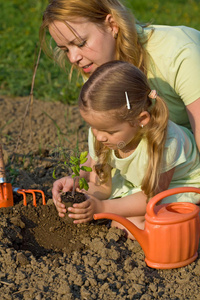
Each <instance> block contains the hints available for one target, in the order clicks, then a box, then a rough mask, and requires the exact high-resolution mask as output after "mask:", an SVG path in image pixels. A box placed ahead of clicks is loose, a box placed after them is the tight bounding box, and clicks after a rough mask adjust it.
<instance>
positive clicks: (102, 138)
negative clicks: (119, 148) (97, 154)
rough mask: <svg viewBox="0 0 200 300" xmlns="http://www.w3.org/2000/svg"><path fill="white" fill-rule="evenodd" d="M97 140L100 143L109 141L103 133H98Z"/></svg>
mask: <svg viewBox="0 0 200 300" xmlns="http://www.w3.org/2000/svg"><path fill="white" fill-rule="evenodd" d="M96 139H97V141H99V142H106V141H107V138H106V136H105V135H104V134H102V133H98V134H97V135H96Z"/></svg>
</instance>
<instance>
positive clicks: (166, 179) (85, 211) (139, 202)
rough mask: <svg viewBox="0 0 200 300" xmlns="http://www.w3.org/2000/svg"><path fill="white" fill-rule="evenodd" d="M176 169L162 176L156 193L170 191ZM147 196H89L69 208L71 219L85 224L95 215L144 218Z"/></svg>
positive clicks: (141, 194)
mask: <svg viewBox="0 0 200 300" xmlns="http://www.w3.org/2000/svg"><path fill="white" fill-rule="evenodd" d="M174 170H175V168H173V169H171V170H169V171H168V172H166V173H163V174H161V177H160V180H159V184H158V190H157V191H156V193H159V192H161V191H164V190H166V189H168V187H169V184H170V182H171V180H172V177H173V174H174ZM146 206H147V196H146V195H145V194H144V193H143V192H142V191H141V192H138V193H135V194H132V195H128V196H125V197H123V198H116V199H107V200H102V201H100V200H99V199H97V198H95V197H93V196H90V195H88V199H87V200H86V201H85V202H83V203H78V204H74V205H73V207H70V208H68V210H69V211H70V212H72V214H70V215H69V217H71V218H73V219H75V220H74V223H76V224H79V223H85V222H88V221H91V220H92V219H93V215H94V214H95V213H105V212H107V213H115V214H118V215H120V216H123V217H129V218H130V217H137V216H144V215H145V213H146Z"/></svg>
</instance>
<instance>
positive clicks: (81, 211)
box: [68, 207, 88, 215]
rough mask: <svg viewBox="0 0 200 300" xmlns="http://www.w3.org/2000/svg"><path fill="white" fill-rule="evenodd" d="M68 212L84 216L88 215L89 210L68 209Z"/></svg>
mask: <svg viewBox="0 0 200 300" xmlns="http://www.w3.org/2000/svg"><path fill="white" fill-rule="evenodd" d="M68 211H69V212H70V213H72V214H77V215H83V214H87V213H88V209H85V208H74V207H68Z"/></svg>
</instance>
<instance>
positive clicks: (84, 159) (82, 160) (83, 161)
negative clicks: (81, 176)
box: [80, 157, 87, 165]
mask: <svg viewBox="0 0 200 300" xmlns="http://www.w3.org/2000/svg"><path fill="white" fill-rule="evenodd" d="M86 161H87V157H86V158H83V159H81V160H80V164H81V165H82V164H84V163H85V162H86Z"/></svg>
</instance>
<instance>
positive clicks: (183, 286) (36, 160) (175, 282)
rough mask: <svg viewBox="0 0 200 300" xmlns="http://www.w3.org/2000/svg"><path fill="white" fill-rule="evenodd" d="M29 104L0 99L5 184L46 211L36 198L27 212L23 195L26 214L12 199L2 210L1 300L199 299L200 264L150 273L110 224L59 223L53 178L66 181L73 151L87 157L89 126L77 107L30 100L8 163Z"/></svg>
mask: <svg viewBox="0 0 200 300" xmlns="http://www.w3.org/2000/svg"><path fill="white" fill-rule="evenodd" d="M27 103H28V99H21V98H15V99H11V98H5V97H3V96H2V97H0V109H1V112H2V116H1V119H0V132H1V137H2V144H3V150H4V158H5V164H6V174H7V181H8V182H11V183H12V186H13V187H20V188H25V189H27V188H32V189H33V188H34V189H40V190H43V191H44V193H45V197H46V202H47V204H46V205H43V204H42V199H41V197H40V194H37V206H36V207H35V206H33V198H32V195H31V194H28V195H27V206H24V205H23V201H22V200H23V199H22V195H20V194H15V195H14V206H13V207H9V208H1V209H0V224H1V226H0V299H2V300H3V299H26V300H30V299H34V300H40V299H45V300H54V299H55V300H57V299H58V300H59V299H63V300H70V299H76V300H78V299H83V300H84V299H86V300H90V299H105V300H108V299H109V300H112V299H115V300H121V299H165V300H166V299H173V300H178V299H199V294H200V258H199V257H198V258H197V259H196V261H195V262H193V263H192V264H190V265H188V266H186V267H183V268H179V269H172V270H156V269H151V268H149V267H147V266H146V264H145V261H144V253H143V251H142V249H141V247H140V245H139V244H138V242H137V241H131V240H127V239H126V237H125V234H124V232H123V231H121V230H120V229H116V228H110V226H109V224H110V223H109V221H106V222H104V223H98V222H97V221H93V222H90V223H89V224H81V225H74V224H73V223H67V222H66V221H65V220H64V219H63V218H60V217H58V214H57V211H56V209H55V206H54V204H53V201H52V198H51V197H52V195H51V189H52V184H53V181H54V180H55V179H54V178H53V174H54V175H55V176H56V178H60V177H62V176H65V175H66V174H69V173H70V169H69V167H68V161H69V156H70V155H71V154H72V153H73V154H74V152H75V151H76V149H77V145H78V148H79V149H80V151H82V150H87V126H86V125H85V124H84V122H83V121H82V120H81V118H80V116H79V112H78V108H77V107H76V106H74V107H68V106H67V105H64V104H61V103H49V102H41V101H37V100H34V103H33V107H32V109H29V112H30V111H31V110H32V116H31V118H30V114H29V115H28V116H27V117H26V120H25V123H24V126H23V128H24V129H23V131H22V135H21V139H20V142H19V146H18V149H17V151H16V153H15V156H13V153H14V152H15V149H16V145H17V142H18V137H19V135H20V131H21V128H22V124H23V122H24V114H25V110H26V106H27ZM30 119H31V120H32V122H31V126H30ZM198 253H199V254H200V248H199V250H198Z"/></svg>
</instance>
